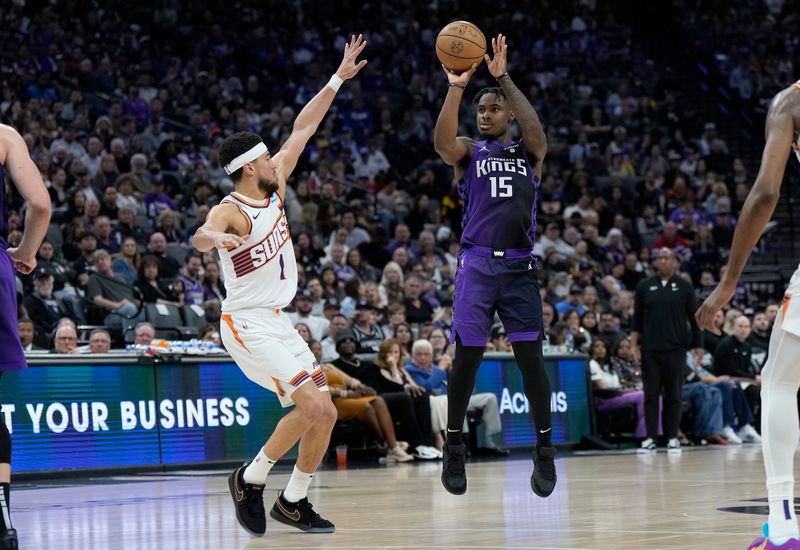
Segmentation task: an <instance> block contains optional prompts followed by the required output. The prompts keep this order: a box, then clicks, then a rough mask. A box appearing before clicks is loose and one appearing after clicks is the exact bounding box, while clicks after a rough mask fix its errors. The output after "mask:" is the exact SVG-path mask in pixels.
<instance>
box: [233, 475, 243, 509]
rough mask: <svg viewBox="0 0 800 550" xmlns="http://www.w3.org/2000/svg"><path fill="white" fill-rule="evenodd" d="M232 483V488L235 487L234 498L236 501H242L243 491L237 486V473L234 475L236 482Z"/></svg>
mask: <svg viewBox="0 0 800 550" xmlns="http://www.w3.org/2000/svg"><path fill="white" fill-rule="evenodd" d="M233 485H234V489H236V500H237V501H238V502H241V501H243V500H244V491H242V490H241V489H240V488H239V475H238V473H237V475H236V483H234V484H233Z"/></svg>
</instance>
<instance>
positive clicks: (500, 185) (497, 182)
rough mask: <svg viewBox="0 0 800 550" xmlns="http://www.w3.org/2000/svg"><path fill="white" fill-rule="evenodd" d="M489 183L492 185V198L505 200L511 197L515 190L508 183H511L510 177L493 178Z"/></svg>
mask: <svg viewBox="0 0 800 550" xmlns="http://www.w3.org/2000/svg"><path fill="white" fill-rule="evenodd" d="M489 181H490V182H491V183H492V198H493V199H496V198H501V199H502V198H505V197H510V196H511V194H512V193H513V191H514V188H513V187H511V185H510V184H509V183H508V182H509V181H511V178H510V177H509V176H502V177H499V178H498V177H495V176H491V177H490V178H489Z"/></svg>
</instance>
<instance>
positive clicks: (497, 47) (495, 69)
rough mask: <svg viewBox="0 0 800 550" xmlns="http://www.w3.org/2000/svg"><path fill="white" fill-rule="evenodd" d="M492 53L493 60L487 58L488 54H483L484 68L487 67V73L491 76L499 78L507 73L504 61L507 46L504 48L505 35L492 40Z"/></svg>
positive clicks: (506, 64) (506, 65) (499, 35)
mask: <svg viewBox="0 0 800 550" xmlns="http://www.w3.org/2000/svg"><path fill="white" fill-rule="evenodd" d="M492 52H493V53H494V59H492V58H491V57H489V54H488V53H486V54H483V58H484V59H485V60H486V66H487V67H489V72H490V73H492V76H493V77H495V78H500V77H501V76H503V75H504V74H505V73H507V72H508V62H507V60H506V54H507V52H508V46H506V37H505V35H503V34H498V35H497V38H492Z"/></svg>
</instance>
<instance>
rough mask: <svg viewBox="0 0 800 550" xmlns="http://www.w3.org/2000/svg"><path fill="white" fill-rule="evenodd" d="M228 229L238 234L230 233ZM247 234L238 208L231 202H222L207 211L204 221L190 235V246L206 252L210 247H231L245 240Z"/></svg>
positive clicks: (241, 243)
mask: <svg viewBox="0 0 800 550" xmlns="http://www.w3.org/2000/svg"><path fill="white" fill-rule="evenodd" d="M230 230H233V231H235V232H236V233H238V234H234V233H230V232H229V231H230ZM249 236H250V235H247V234H246V226H245V224H244V222H243V218H242V217H241V214H239V209H238V208H236V206H234V205H233V204H230V203H227V202H223V203H221V204H218V205H217V206H215V207H214V208H212V209H211V211H210V212H209V213H208V217H207V218H206V223H204V224H203V225H202V227H200V228H198V229H197V232H196V233H195V234H194V236H193V237H192V246H193V247H194V249H195V250H197V251H198V252H206V251H208V250H211V249H212V248H228V249H233V248H236V247H238V246H241V245H243V244H244V243H245V242H247V238H248V237H249Z"/></svg>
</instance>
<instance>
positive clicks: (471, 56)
mask: <svg viewBox="0 0 800 550" xmlns="http://www.w3.org/2000/svg"><path fill="white" fill-rule="evenodd" d="M485 53H486V38H485V37H484V36H483V33H482V32H481V30H480V29H479V28H478V27H476V26H475V25H473V24H472V23H470V22H469V21H453V22H452V23H449V24H447V25H446V26H445V28H443V29H442V30H441V32H439V36H437V37H436V57H438V58H439V61H441V62H442V65H444V66H445V67H447V68H448V69H450V70H451V71H454V72H457V73H462V72H464V71H466V70H467V69H469V68H470V67H472V64H473V63H480V62H481V61H482V60H483V54H485Z"/></svg>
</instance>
